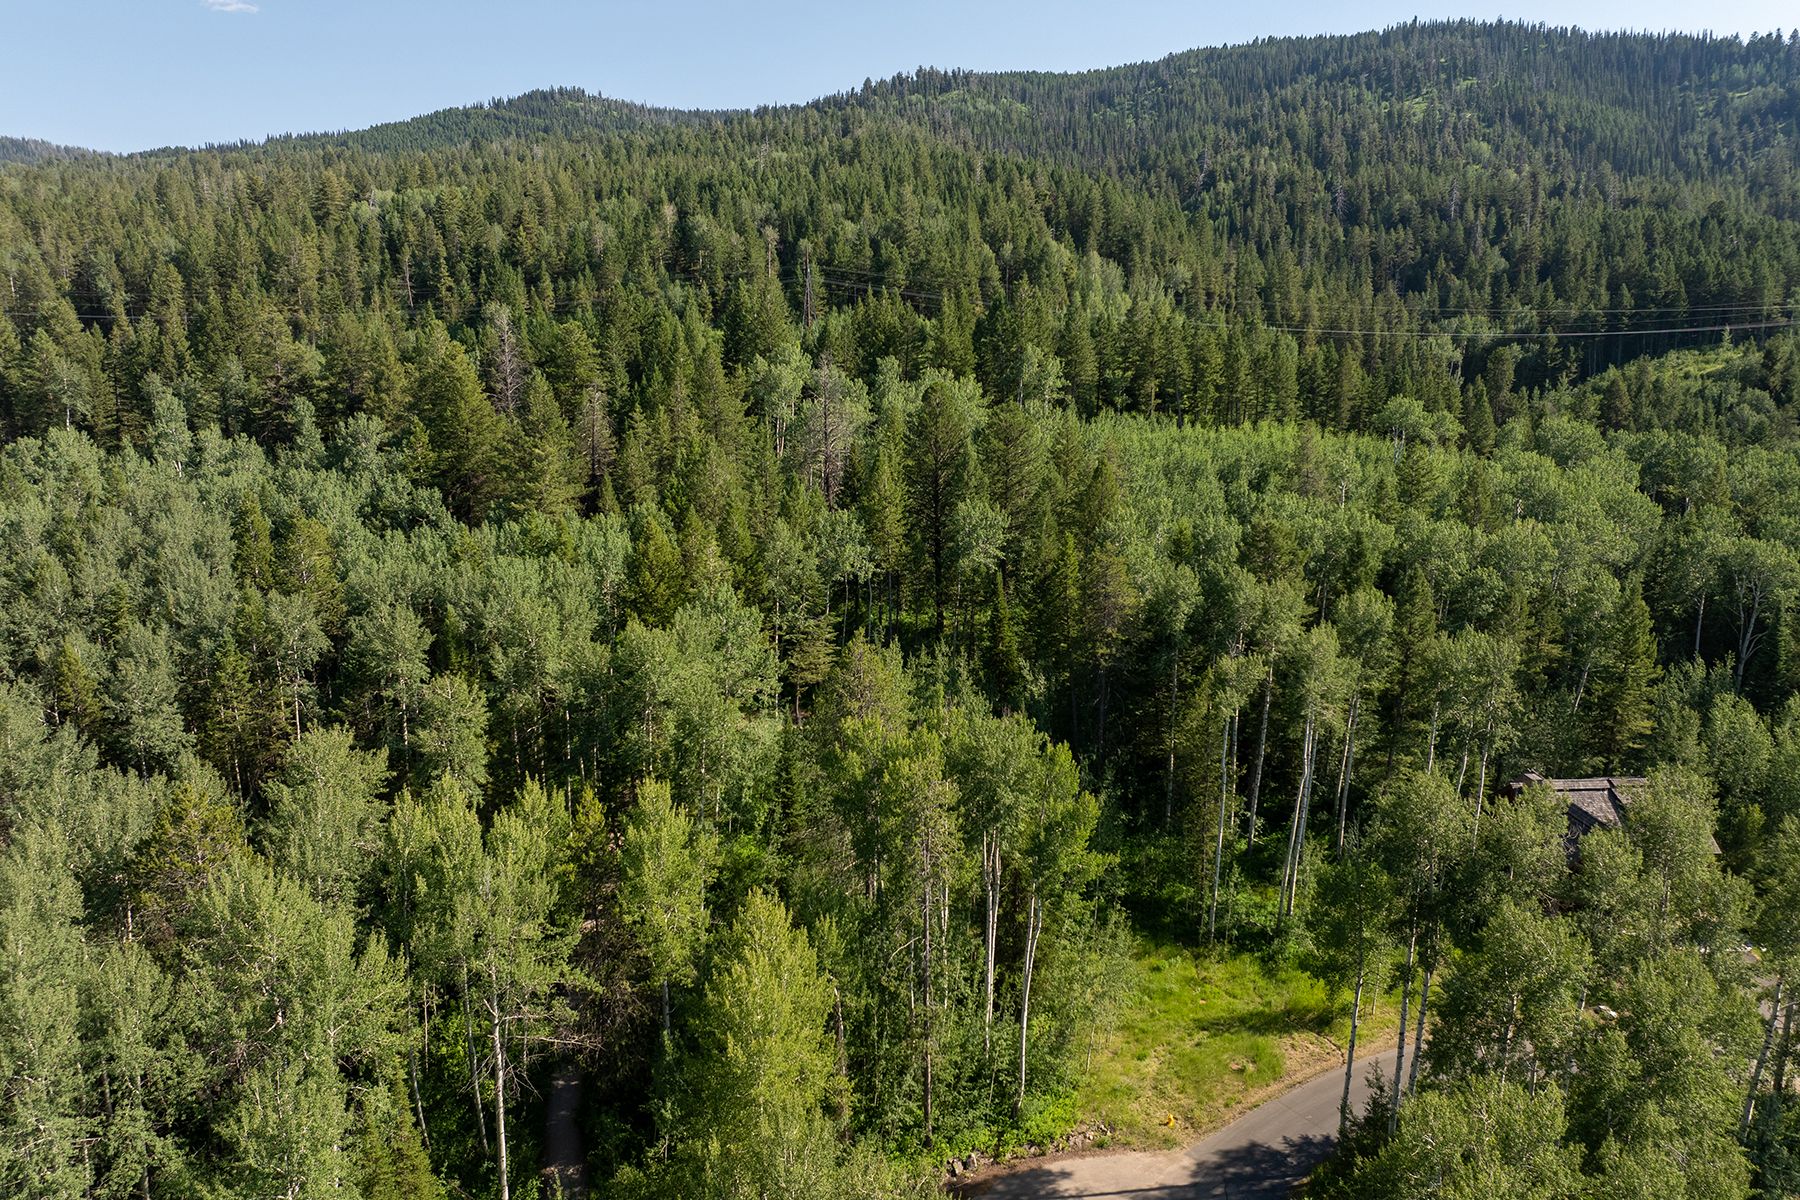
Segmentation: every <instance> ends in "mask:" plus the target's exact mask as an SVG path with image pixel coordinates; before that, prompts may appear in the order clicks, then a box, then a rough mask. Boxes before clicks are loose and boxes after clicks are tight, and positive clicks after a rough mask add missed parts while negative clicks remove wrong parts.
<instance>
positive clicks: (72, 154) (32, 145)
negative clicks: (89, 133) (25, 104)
mask: <svg viewBox="0 0 1800 1200" xmlns="http://www.w3.org/2000/svg"><path fill="white" fill-rule="evenodd" d="M94 153H95V152H94V151H92V150H83V149H80V148H79V147H76V146H58V145H56V144H55V143H54V142H46V141H40V140H39V139H37V138H17V137H0V163H37V162H49V161H51V160H54V159H63V158H85V157H87V156H89V155H92V154H94Z"/></svg>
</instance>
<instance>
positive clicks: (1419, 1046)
mask: <svg viewBox="0 0 1800 1200" xmlns="http://www.w3.org/2000/svg"><path fill="white" fill-rule="evenodd" d="M1431 974H1432V967H1431V966H1430V965H1429V964H1428V965H1427V966H1426V967H1425V975H1424V977H1423V978H1421V979H1420V980H1419V1015H1418V1016H1417V1017H1416V1018H1414V1019H1413V1056H1412V1066H1410V1067H1408V1068H1407V1071H1406V1091H1407V1094H1408V1095H1411V1094H1412V1091H1413V1089H1414V1088H1415V1087H1417V1086H1418V1083H1419V1060H1420V1059H1422V1058H1424V1057H1425V1008H1426V1005H1427V1004H1429V1003H1430V1001H1431Z"/></svg>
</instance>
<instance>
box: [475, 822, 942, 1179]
mask: <svg viewBox="0 0 1800 1200" xmlns="http://www.w3.org/2000/svg"><path fill="white" fill-rule="evenodd" d="M924 882H925V886H924V889H923V890H924V896H923V899H922V902H921V907H922V909H923V911H922V912H921V913H920V914H919V915H920V917H921V918H922V922H921V923H922V924H923V926H924V929H923V932H922V937H923V939H924V941H923V945H922V946H921V955H920V961H921V969H920V972H919V999H920V1006H919V1007H920V1011H921V1012H922V1013H923V1014H924V1019H925V1144H926V1145H927V1146H929V1145H931V1024H932V1022H931V917H932V913H931V853H930V851H929V850H927V851H926V853H925V881H924ZM501 1200H505V1198H504V1197H502V1198H501Z"/></svg>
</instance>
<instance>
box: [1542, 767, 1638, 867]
mask: <svg viewBox="0 0 1800 1200" xmlns="http://www.w3.org/2000/svg"><path fill="white" fill-rule="evenodd" d="M1649 782H1650V781H1649V780H1648V779H1645V778H1644V777H1643V776H1641V775H1594V776H1588V777H1587V778H1583V779H1546V778H1545V777H1544V776H1542V775H1539V774H1538V773H1537V772H1535V771H1527V772H1526V773H1525V774H1524V775H1523V776H1522V777H1520V778H1518V779H1515V780H1514V781H1513V782H1512V783H1510V784H1508V785H1507V791H1508V792H1510V793H1511V794H1513V795H1515V796H1516V795H1518V794H1519V793H1520V792H1522V791H1524V790H1525V789H1526V788H1528V787H1531V786H1533V785H1536V784H1544V785H1547V786H1548V787H1549V788H1550V790H1551V791H1552V792H1554V793H1555V794H1556V798H1557V799H1558V800H1561V801H1562V802H1563V803H1564V804H1565V805H1566V806H1567V808H1568V814H1569V835H1568V849H1569V857H1570V858H1571V859H1573V858H1576V857H1578V856H1579V854H1580V843H1581V839H1582V838H1583V837H1585V836H1587V835H1588V834H1590V833H1592V832H1593V831H1594V830H1596V829H1617V828H1619V826H1621V825H1623V824H1624V823H1625V809H1626V808H1627V807H1628V806H1629V805H1630V804H1631V798H1632V796H1633V795H1634V794H1635V793H1636V792H1637V790H1638V789H1639V788H1641V787H1645V786H1647V785H1648V784H1649Z"/></svg>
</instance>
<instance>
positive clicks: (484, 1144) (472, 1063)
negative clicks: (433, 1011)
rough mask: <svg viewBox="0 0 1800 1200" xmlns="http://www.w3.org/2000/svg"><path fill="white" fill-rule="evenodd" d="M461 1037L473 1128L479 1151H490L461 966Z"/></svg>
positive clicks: (466, 985)
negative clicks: (465, 1052)
mask: <svg viewBox="0 0 1800 1200" xmlns="http://www.w3.org/2000/svg"><path fill="white" fill-rule="evenodd" d="M462 1010H463V1038H464V1042H465V1044H466V1045H467V1046H468V1049H469V1090H470V1091H471V1092H474V1093H475V1128H476V1129H477V1130H479V1131H480V1133H481V1152H482V1153H483V1154H488V1153H491V1151H490V1149H489V1147H488V1132H487V1113H485V1112H484V1111H482V1105H481V1072H480V1069H479V1067H478V1066H477V1065H476V1056H475V1016H474V1014H473V1013H471V1012H470V1011H469V968H468V965H467V964H464V966H463V994H462Z"/></svg>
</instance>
